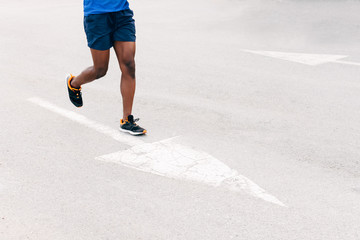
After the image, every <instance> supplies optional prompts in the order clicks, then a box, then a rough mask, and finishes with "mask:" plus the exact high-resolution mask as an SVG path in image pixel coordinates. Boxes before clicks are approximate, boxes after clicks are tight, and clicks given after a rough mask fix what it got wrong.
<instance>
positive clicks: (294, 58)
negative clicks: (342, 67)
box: [242, 49, 360, 66]
mask: <svg viewBox="0 0 360 240" xmlns="http://www.w3.org/2000/svg"><path fill="white" fill-rule="evenodd" d="M242 51H243V52H248V53H253V54H258V55H262V56H266V57H272V58H278V59H281V60H286V61H291V62H297V63H301V64H306V65H310V66H316V65H321V64H325V63H339V64H347V65H354V66H360V63H357V62H351V61H344V60H340V59H343V58H346V57H348V56H346V55H333V54H309V53H294V52H276V51H254V50H247V49H243V50H242Z"/></svg>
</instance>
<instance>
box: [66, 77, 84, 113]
mask: <svg viewBox="0 0 360 240" xmlns="http://www.w3.org/2000/svg"><path fill="white" fill-rule="evenodd" d="M74 77H75V76H73V75H71V74H70V75H69V76H67V78H66V83H67V84H66V85H67V89H68V92H69V98H70V101H71V102H72V103H73V104H74V105H75V106H76V107H82V105H83V101H82V97H81V88H73V87H72V86H71V84H70V83H71V80H73V78H74Z"/></svg>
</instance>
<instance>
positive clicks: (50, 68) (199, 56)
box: [0, 0, 360, 240]
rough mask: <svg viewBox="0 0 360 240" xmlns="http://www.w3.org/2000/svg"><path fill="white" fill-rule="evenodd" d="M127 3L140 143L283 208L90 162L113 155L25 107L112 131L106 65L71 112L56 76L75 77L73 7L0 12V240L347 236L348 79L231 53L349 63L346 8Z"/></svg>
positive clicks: (356, 215) (358, 169)
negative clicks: (209, 166)
mask: <svg viewBox="0 0 360 240" xmlns="http://www.w3.org/2000/svg"><path fill="white" fill-rule="evenodd" d="M130 4H131V7H132V8H133V10H134V12H135V19H136V24H137V38H138V41H137V59H136V60H137V82H138V83H137V93H136V101H135V108H134V114H135V117H140V118H141V121H140V123H141V125H142V126H144V127H146V128H147V129H148V131H149V134H148V135H147V136H146V137H143V138H141V139H142V140H143V141H145V142H149V143H152V142H156V141H160V140H163V139H167V138H170V137H174V136H180V137H179V138H177V140H176V141H178V142H179V143H181V144H184V145H187V146H191V147H193V148H196V149H198V150H201V151H205V152H207V153H209V154H211V155H213V156H214V157H216V158H217V159H219V160H221V161H222V162H223V163H225V164H226V165H228V166H230V167H231V168H233V169H236V170H237V171H238V172H239V173H241V174H243V175H245V176H246V177H248V178H250V179H251V180H253V181H254V182H255V183H257V184H259V185H260V186H261V187H263V188H264V189H266V190H267V191H268V192H269V193H271V194H272V195H274V196H276V197H277V198H278V199H279V200H280V201H282V202H283V203H285V204H286V205H287V207H280V206H277V205H274V204H271V203H268V202H265V201H262V200H260V199H256V198H254V197H252V196H250V195H248V194H245V193H235V192H230V191H227V190H225V189H221V188H213V187H210V186H206V185H203V184H201V183H192V182H187V181H181V180H175V179H169V178H164V177H160V176H156V175H152V174H149V173H143V172H139V171H136V170H132V169H129V168H126V167H123V166H120V165H117V164H113V163H106V162H100V161H97V160H95V158H96V157H98V156H101V155H104V154H109V153H112V152H117V151H121V150H126V149H128V148H129V146H128V145H126V144H125V145H124V144H119V142H116V141H114V140H113V139H111V138H109V137H107V136H105V135H103V134H101V133H98V132H96V131H93V130H92V129H89V128H87V127H85V126H82V125H80V124H78V123H76V122H73V121H70V120H69V119H66V118H63V117H61V116H59V115H57V114H56V113H53V112H50V111H47V110H46V109H43V108H41V107H39V106H36V105H34V104H32V103H30V102H29V101H27V99H29V98H31V97H41V98H43V99H45V100H47V101H49V102H51V103H53V104H56V105H57V106H59V107H61V108H64V109H68V110H71V111H74V112H77V113H80V114H82V115H84V116H86V117H87V118H89V119H92V120H94V121H97V122H100V123H102V124H104V125H107V126H110V127H113V128H114V129H116V128H117V127H118V123H119V118H120V116H121V97H120V93H119V79H120V72H119V69H118V67H117V63H116V59H115V55H114V54H113V53H112V56H111V65H110V69H109V72H108V75H107V76H106V77H105V78H103V79H101V80H98V81H96V82H94V83H91V84H89V85H85V86H84V87H83V98H84V107H83V108H82V109H76V108H74V107H73V106H72V105H71V103H70V102H69V100H68V96H67V93H66V88H65V75H66V74H67V73H68V72H71V73H73V74H78V73H79V72H80V71H81V70H82V69H84V68H85V67H87V66H89V65H90V64H91V58H90V53H89V50H88V48H87V46H86V39H85V34H84V32H83V26H82V18H83V17H82V2H81V1H77V2H74V1H70V0H64V1H61V3H59V2H55V1H45V0H36V1H31V2H24V1H20V0H14V1H11V2H8V1H6V2H5V1H3V0H0V6H1V7H0V32H1V33H2V34H1V35H0V71H1V87H0V94H1V98H0V99H1V101H0V116H1V118H0V124H1V125H0V126H1V132H0V239H4V240H15V239H24V240H25V239H35V240H42V239H53V240H63V239H64V240H65V239H66V240H67V239H74V240H75V239H76V240H77V239H109V240H115V239H129V240H133V239H146V240H150V239H151V240H152V239H154V240H158V239H197V240H198V239H206V240H210V239H214V240H215V239H217V240H218V239H257V240H258V239H287V240H288V239H339V240H340V239H347V240H348V239H354V240H355V239H360V224H359V222H360V204H359V203H360V165H359V159H360V150H359V146H360V121H359V119H360V111H359V110H360V101H359V90H360V82H359V72H360V67H359V66H351V65H342V64H338V63H326V64H322V65H318V66H308V65H303V64H299V63H294V62H290V61H284V60H280V59H275V58H269V57H263V56H260V55H254V54H251V53H246V52H243V51H242V49H252V50H259V51H261V50H264V51H266V50H268V51H281V52H303V53H313V54H340V55H348V56H349V57H348V58H347V60H349V61H353V62H360V50H359V48H358V46H359V44H358V43H359V40H360V31H359V22H360V21H359V20H360V16H359V14H358V13H359V11H360V3H359V2H358V1H341V2H340V1H339V2H338V1H285V0H284V1H265V0H264V1H260V0H259V1H231V0H222V1H218V0H216V1H215V0H211V1H205V0H196V1H190V0H185V1H180V0H175V1H165V0H156V1H152V2H149V1H144V0H137V1H134V2H132V1H131V2H130Z"/></svg>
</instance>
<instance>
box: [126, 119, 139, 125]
mask: <svg viewBox="0 0 360 240" xmlns="http://www.w3.org/2000/svg"><path fill="white" fill-rule="evenodd" d="M139 120H140V118H135V119H134V121H133V122H130V121H128V122H129V123H131V124H134V125H135V126H137V124H136V123H135V122H138V121H139Z"/></svg>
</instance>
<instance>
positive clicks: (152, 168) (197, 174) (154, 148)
mask: <svg viewBox="0 0 360 240" xmlns="http://www.w3.org/2000/svg"><path fill="white" fill-rule="evenodd" d="M28 101H30V102H32V103H34V104H37V105H39V106H41V107H43V108H45V109H47V110H49V111H52V112H54V113H57V114H59V115H61V116H63V117H66V118H68V119H70V120H73V121H75V122H78V123H80V124H82V125H85V126H87V127H89V128H91V129H93V130H95V131H98V132H100V133H103V134H105V135H107V136H109V137H112V138H113V139H115V140H116V141H119V142H121V143H124V144H127V145H130V146H132V147H131V148H130V149H128V150H125V151H120V152H115V153H111V154H107V155H104V156H100V157H97V158H96V159H97V160H100V161H104V162H112V163H116V164H119V165H122V166H126V167H129V168H133V169H136V170H139V171H143V172H148V173H152V174H156V175H160V176H164V177H168V178H173V179H181V180H189V181H197V182H201V183H204V184H207V185H211V186H216V187H224V188H227V189H229V190H232V191H236V192H245V193H247V194H250V195H252V196H254V197H256V198H260V199H262V200H264V201H267V202H271V203H273V204H276V205H279V206H283V207H286V206H285V205H284V204H283V203H282V202H281V201H279V200H278V199H277V198H276V197H274V196H272V195H270V194H269V193H267V192H266V191H265V190H264V189H262V188H261V187H259V186H258V185H257V184H256V183H254V182H253V181H251V180H250V179H248V178H247V177H245V176H243V175H241V174H239V173H238V172H237V171H236V170H233V169H231V168H230V167H228V166H227V165H225V164H224V163H222V162H221V161H219V160H218V159H216V158H214V157H213V156H211V155H209V154H207V153H205V152H202V151H197V150H194V149H193V148H191V147H187V146H183V145H181V144H178V143H174V142H173V140H174V138H171V139H167V140H163V141H160V142H155V143H145V142H143V141H141V140H139V139H136V137H133V136H130V135H127V134H124V133H120V132H119V131H117V130H114V129H112V128H110V127H107V126H105V125H103V124H100V123H97V122H95V121H92V120H90V119H88V118H86V117H85V116H83V115H81V114H78V113H75V112H72V111H69V110H66V109H63V108H60V107H58V106H56V105H54V104H52V103H50V102H48V101H45V100H43V99H41V98H36V97H35V98H30V99H28Z"/></svg>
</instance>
